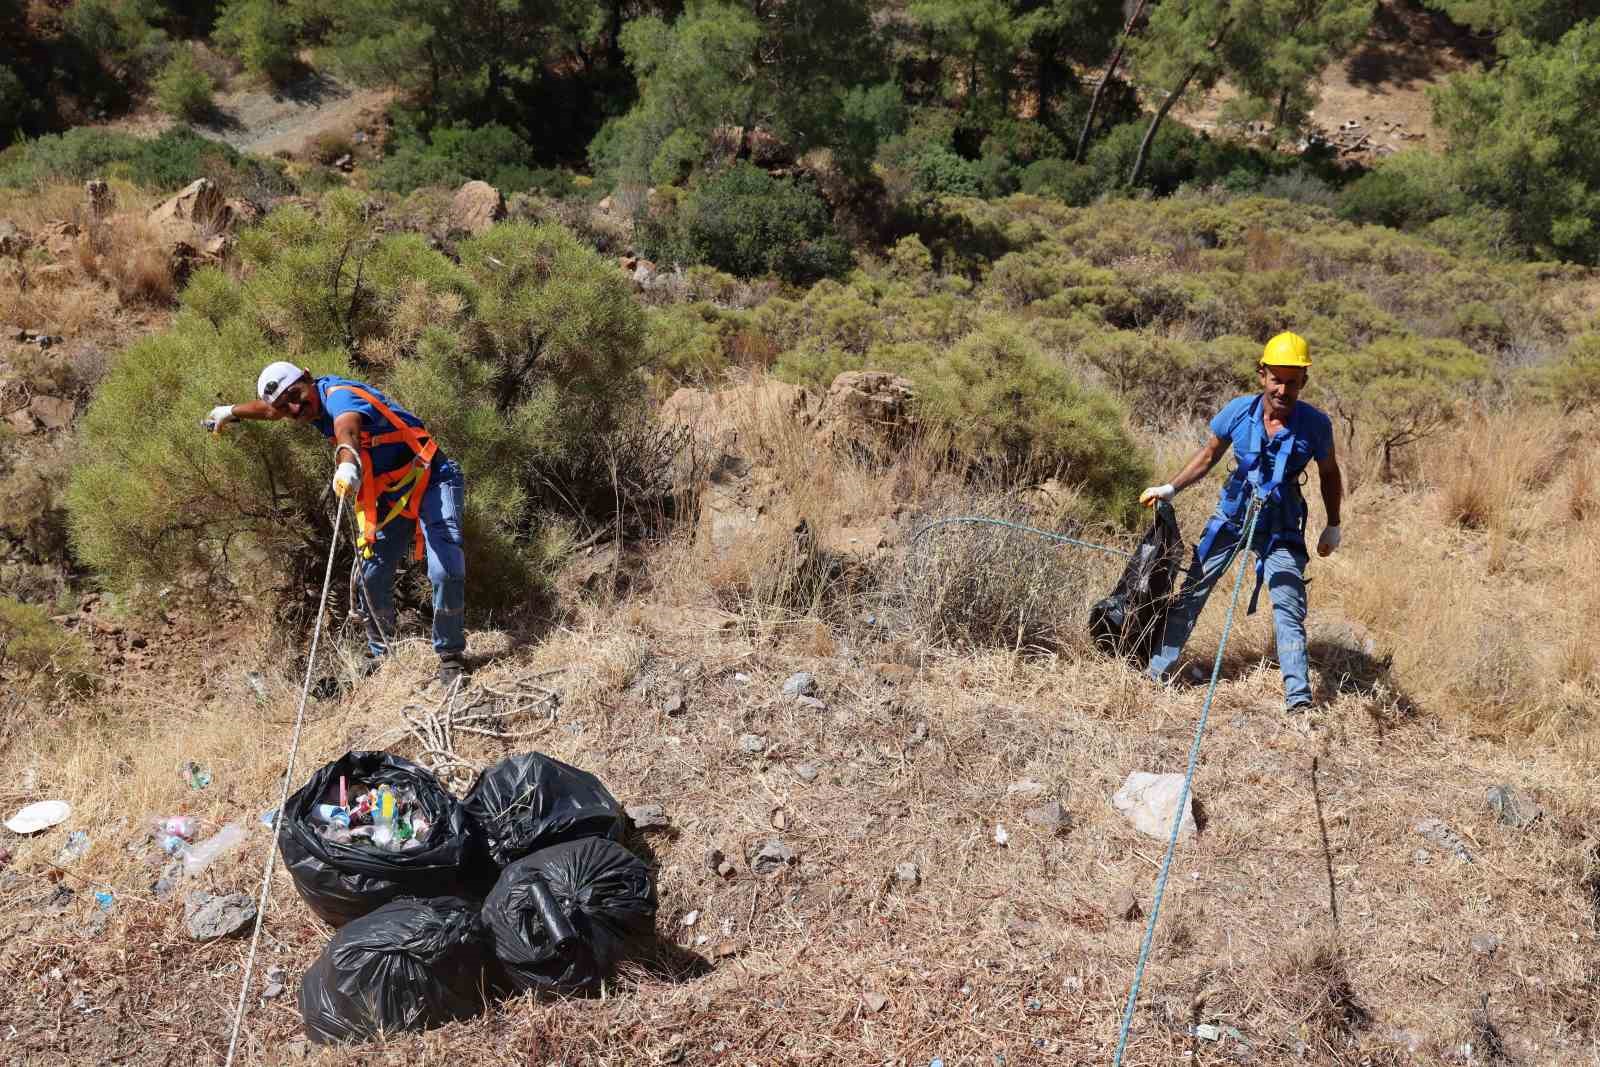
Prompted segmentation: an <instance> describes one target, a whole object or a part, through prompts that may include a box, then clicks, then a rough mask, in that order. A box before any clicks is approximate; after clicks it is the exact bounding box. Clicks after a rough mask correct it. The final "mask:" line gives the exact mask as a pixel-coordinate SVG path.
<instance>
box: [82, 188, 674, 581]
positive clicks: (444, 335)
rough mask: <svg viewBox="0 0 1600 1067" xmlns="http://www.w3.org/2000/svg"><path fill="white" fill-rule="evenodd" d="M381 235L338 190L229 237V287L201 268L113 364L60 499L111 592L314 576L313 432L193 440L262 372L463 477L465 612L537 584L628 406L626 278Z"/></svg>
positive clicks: (507, 250) (545, 249)
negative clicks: (361, 395) (315, 204)
mask: <svg viewBox="0 0 1600 1067" xmlns="http://www.w3.org/2000/svg"><path fill="white" fill-rule="evenodd" d="M376 226H377V223H376V221H375V220H374V219H372V218H370V217H369V214H368V212H367V211H366V210H365V205H364V201H363V200H362V198H361V197H359V196H356V195H354V194H351V193H347V192H336V193H331V194H329V195H328V196H327V197H326V198H325V199H324V201H323V203H322V205H321V207H320V210H318V211H317V212H311V211H306V210H304V209H300V208H295V207H289V208H282V209H280V210H278V211H274V212H272V213H271V214H270V215H268V216H267V217H266V218H265V219H264V220H263V222H262V223H261V224H260V225H259V226H257V227H255V228H253V229H251V230H247V231H245V232H244V233H243V234H241V235H240V240H239V249H238V251H239V255H240V257H241V260H242V261H243V263H244V265H245V268H246V269H245V274H244V279H243V280H242V281H240V282H232V281H230V279H229V278H227V277H226V276H225V275H223V274H222V273H221V272H220V271H217V270H216V269H214V268H207V269H205V270H202V271H200V272H198V273H197V274H196V276H195V278H194V279H193V281H192V282H191V283H190V285H189V287H188V288H187V289H186V290H185V292H184V294H183V306H182V308H181V310H180V312H179V314H178V316H177V319H176V320H175V321H174V323H173V324H172V326H171V327H169V328H168V329H166V330H164V331H162V332H160V333H157V334H153V335H151V336H149V337H146V338H144V339H143V340H141V341H139V342H137V343H135V344H134V345H133V346H132V347H130V348H129V349H128V350H127V351H126V352H124V353H123V354H122V356H121V357H120V359H119V360H118V361H117V363H116V366H115V368H114V369H113V370H112V372H111V374H110V375H109V376H108V377H107V379H106V381H105V383H104V384H103V386H102V387H101V389H100V390H99V391H98V392H97V394H96V396H95V398H94V401H93V403H92V404H91V405H90V408H89V411H88V413H87V415H86V416H85V418H84V419H83V420H82V426H83V431H82V432H83V441H84V446H83V448H81V449H80V450H79V451H78V453H77V463H76V466H75V467H74V469H73V471H72V477H71V480H70V483H69V485H68V490H67V508H68V513H69V517H70V524H71V532H72V537H73V542H74V545H75V547H76V549H77V552H78V556H79V558H80V559H82V560H83V561H84V562H86V563H87V564H89V565H90V566H92V567H93V568H95V569H96V570H97V571H99V572H100V574H101V576H102V578H103V580H104V581H105V582H106V583H107V584H108V585H110V586H111V587H113V588H116V589H120V590H130V591H137V590H138V589H140V588H141V587H142V588H145V589H148V588H151V587H153V586H155V585H157V584H162V585H172V586H175V587H179V588H182V587H184V586H185V585H186V584H189V583H193V582H195V581H197V580H198V581H203V582H209V583H226V584H233V585H236V586H241V587H244V588H256V589H261V590H276V591H277V592H278V593H280V594H283V595H286V596H291V597H292V596H297V595H298V594H299V585H298V583H299V582H300V581H301V580H303V579H308V578H310V579H311V580H313V581H314V578H312V576H313V575H315V574H317V573H320V572H319V571H318V570H317V568H318V567H319V566H320V559H321V557H322V554H323V553H324V552H326V549H327V544H328V539H329V536H330V534H331V530H330V526H329V523H330V518H331V515H330V509H328V508H327V507H326V493H325V487H326V481H327V477H328V472H329V463H330V460H329V452H328V448H327V445H326V443H325V442H324V441H323V440H322V438H321V437H320V435H317V434H315V433H312V432H308V431H307V430H305V429H304V428H300V427H293V426H277V425H270V424H258V423H257V424H247V425H244V426H241V427H236V428H230V431H229V432H228V433H227V434H226V435H224V436H222V437H220V438H212V437H210V436H208V435H205V434H201V433H198V432H197V431H196V430H195V419H196V418H197V417H198V415H197V414H196V413H197V412H198V413H202V414H203V413H204V411H206V410H208V409H209V408H210V406H211V405H213V404H215V403H216V402H217V400H218V399H219V398H227V397H240V396H241V395H245V396H247V395H249V392H250V385H251V383H252V382H254V380H255V375H256V373H257V372H258V371H259V369H260V367H261V365H262V364H263V363H264V362H266V361H269V360H272V359H292V360H294V361H296V362H298V363H300V364H302V365H304V366H307V367H309V368H311V370H312V371H313V372H314V373H334V374H345V373H356V374H358V376H360V377H363V378H366V379H368V380H372V381H374V382H375V383H376V384H378V385H380V386H381V387H382V388H384V389H385V390H387V391H390V392H391V393H392V395H393V396H394V397H395V398H396V399H397V400H398V401H400V402H401V403H403V404H405V405H406V406H407V407H409V408H410V409H411V410H412V411H414V412H415V413H416V414H417V415H418V416H420V417H421V418H422V419H423V420H425V421H426V422H427V424H428V426H429V428H430V430H432V431H433V432H434V433H435V435H436V436H437V438H438V440H439V441H440V443H441V446H442V447H443V448H444V450H445V451H446V453H447V454H449V455H450V456H451V457H452V458H454V459H456V460H457V461H458V462H460V463H461V465H462V467H463V469H464V470H465V471H466V472H467V477H468V481H469V484H470V485H471V491H470V497H469V499H470V501H471V504H470V507H469V509H468V514H469V526H470V532H469V534H468V538H469V540H468V544H467V551H468V592H469V598H470V600H469V602H470V603H472V605H473V607H474V608H475V609H485V608H495V607H506V606H508V605H512V604H515V603H519V602H524V601H526V600H527V598H528V596H529V595H530V589H532V588H536V587H537V585H538V583H539V581H540V580H541V575H543V574H544V573H545V568H546V567H547V565H548V563H549V562H550V561H549V558H548V555H547V554H548V552H549V551H550V549H551V545H552V540H551V538H550V537H548V536H547V531H548V529H549V521H548V518H547V512H548V510H549V509H552V508H555V509H559V510H561V511H563V512H567V513H568V514H570V508H571V507H572V506H573V503H574V502H576V503H577V504H579V505H584V506H587V505H588V504H589V503H590V502H591V501H593V502H597V503H595V506H596V507H603V506H604V505H603V502H602V501H601V497H602V496H603V494H601V493H600V492H599V491H597V490H593V491H591V492H590V493H589V495H588V496H587V497H579V496H575V494H580V493H581V491H582V490H583V489H585V488H586V487H583V486H575V485H573V484H572V482H571V479H570V478H568V477H567V472H569V471H571V470H572V469H574V468H575V467H579V466H581V465H582V464H583V463H584V460H585V453H584V450H585V448H586V446H589V445H590V444H591V443H592V442H593V441H594V439H595V436H596V435H599V434H603V433H605V432H607V429H608V427H610V426H613V425H616V424H618V423H619V422H621V421H623V420H625V419H627V418H630V417H631V415H630V413H631V412H634V411H637V410H638V408H639V406H640V404H641V403H642V396H643V384H642V379H641V378H640V376H639V374H638V373H637V368H638V366H639V363H640V361H641V359H642V352H643V321H642V317H641V315H640V312H639V309H638V308H637V307H636V306H635V304H634V303H633V300H632V295H631V292H630V291H629V287H628V285H627V282H626V280H625V278H624V277H623V276H622V274H621V273H620V272H618V271H617V270H616V269H615V267H614V266H613V265H612V264H611V263H609V262H607V261H606V260H604V259H602V258H601V257H600V256H598V255H596V254H595V253H594V252H592V251H590V250H589V249H586V248H584V247H582V246H580V245H579V244H578V243H577V242H576V240H575V239H573V238H572V236H571V235H570V234H568V233H566V232H565V231H563V230H560V229H558V228H555V227H550V226H540V227H531V226H526V225H518V224H510V225H502V226H497V227H495V228H494V229H493V230H491V231H490V232H489V233H487V234H485V235H483V236H482V237H479V238H473V239H470V240H467V241H464V242H462V244H461V246H460V248H459V253H460V257H461V262H460V264H459V265H457V264H456V263H453V262H452V261H451V260H449V259H447V258H446V257H445V256H443V255H442V254H440V253H439V252H436V251H433V250H431V249H430V248H429V247H428V245H427V243H426V240H425V239H424V238H422V237H420V236H418V235H415V234H392V235H383V234H381V233H379V232H378V230H377V229H376ZM563 479H566V480H565V481H563ZM553 484H556V485H560V486H561V491H560V493H559V494H556V493H553V492H552V490H551V486H552V485H553ZM588 488H590V489H591V490H592V488H593V487H588ZM607 488H608V489H609V486H608V487H607ZM613 504H614V502H613Z"/></svg>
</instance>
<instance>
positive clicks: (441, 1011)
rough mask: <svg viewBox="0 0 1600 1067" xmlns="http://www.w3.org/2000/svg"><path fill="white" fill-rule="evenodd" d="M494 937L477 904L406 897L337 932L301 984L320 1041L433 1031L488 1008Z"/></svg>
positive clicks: (311, 1030) (306, 1014)
mask: <svg viewBox="0 0 1600 1067" xmlns="http://www.w3.org/2000/svg"><path fill="white" fill-rule="evenodd" d="M490 958H491V957H490V953H489V946H488V941H487V935H486V933H485V930H484V928H483V922H482V920H481V918H480V917H479V915H478V908H477V905H476V904H473V903H472V902H470V901H467V900H463V899H461V898H459V897H437V898H434V899H432V900H423V899H419V898H416V897H401V898H399V899H397V900H392V901H390V902H389V903H387V904H385V905H383V906H382V907H380V908H378V909H377V910H376V911H374V912H372V913H371V914H369V915H364V916H362V917H360V918H358V919H355V920H353V921H351V922H350V923H349V924H348V925H346V926H345V927H344V928H343V929H341V930H339V931H338V932H337V933H335V934H334V935H333V939H332V940H330V941H329V942H328V944H327V947H326V948H324V949H323V950H322V955H321V956H318V957H317V960H316V962H315V963H313V964H312V965H311V967H310V968H309V969H308V970H307V971H306V974H305V977H304V978H303V979H302V980H301V982H300V1018H301V1020H302V1022H303V1023H304V1024H305V1029H306V1037H308V1038H310V1039H311V1040H312V1041H314V1042H316V1043H317V1044H334V1043H341V1042H355V1041H371V1040H374V1039H376V1038H377V1037H379V1036H380V1035H381V1034H392V1033H394V1032H396V1031H399V1030H425V1029H428V1028H429V1027H434V1026H442V1025H443V1024H445V1023H448V1022H454V1021H456V1020H458V1019H467V1018H471V1017H472V1016H474V1015H476V1014H477V1013H478V1012H479V1011H481V1010H482V1009H483V1006H484V1001H485V995H484V984H485V983H484V966H485V964H486V963H487V962H488V960H489V959H490Z"/></svg>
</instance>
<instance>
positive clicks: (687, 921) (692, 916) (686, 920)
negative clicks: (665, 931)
mask: <svg viewBox="0 0 1600 1067" xmlns="http://www.w3.org/2000/svg"><path fill="white" fill-rule="evenodd" d="M681 921H682V923H683V925H685V926H693V925H694V924H695V923H697V922H699V921H700V912H699V911H698V910H695V911H691V912H689V913H688V914H687V915H685V916H684V917H683V919H682V920H681Z"/></svg>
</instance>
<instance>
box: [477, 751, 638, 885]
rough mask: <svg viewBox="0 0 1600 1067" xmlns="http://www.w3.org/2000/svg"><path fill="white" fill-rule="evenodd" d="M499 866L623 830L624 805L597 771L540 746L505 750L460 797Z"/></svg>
mask: <svg viewBox="0 0 1600 1067" xmlns="http://www.w3.org/2000/svg"><path fill="white" fill-rule="evenodd" d="M461 806H462V807H463V808H464V809H465V811H466V813H467V816H468V817H469V818H470V819H472V820H473V821H474V822H476V823H477V825H478V828H479V829H480V830H481V831H482V832H483V836H484V838H485V839H486V841H487V843H488V846H489V858H490V859H491V860H493V861H494V863H495V865H496V867H497V868H503V867H505V866H506V865H508V864H510V863H514V862H516V861H517V860H520V859H521V858H522V857H524V856H526V855H528V854H530V853H533V852H537V851H539V850H540V849H542V848H549V847H550V846H551V845H559V844H561V843H562V842H563V841H574V840H577V839H578V838H582V837H607V838H611V839H612V840H616V839H617V838H619V837H621V836H622V831H623V829H624V826H623V820H622V816H623V811H622V805H621V804H619V803H617V798H616V797H614V796H612V795H611V791H610V790H608V789H607V788H606V787H605V784H604V783H603V782H601V781H600V779H599V778H598V777H596V776H595V775H594V774H592V773H590V772H589V771H585V770H581V769H579V768H577V767H574V766H572V765H570V764H567V763H563V762H561V761H560V760H558V759H555V758H553V757H550V756H546V755H545V754H544V753H542V752H523V753H519V754H517V755H514V756H508V757H506V758H505V759H503V760H501V761H500V762H499V763H497V764H495V765H494V766H493V767H490V768H489V769H488V770H486V771H484V772H483V773H482V774H480V775H478V779H477V781H476V782H474V783H473V785H472V789H471V790H470V791H469V792H468V793H467V796H466V799H465V800H463V801H462V802H461Z"/></svg>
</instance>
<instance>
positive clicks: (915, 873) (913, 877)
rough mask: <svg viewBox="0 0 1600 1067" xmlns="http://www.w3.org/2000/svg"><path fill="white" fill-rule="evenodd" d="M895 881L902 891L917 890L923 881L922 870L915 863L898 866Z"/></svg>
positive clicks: (895, 870)
mask: <svg viewBox="0 0 1600 1067" xmlns="http://www.w3.org/2000/svg"><path fill="white" fill-rule="evenodd" d="M894 880H895V882H897V883H898V884H899V886H900V888H901V889H915V888H916V887H917V885H918V884H919V883H921V881H922V870H921V869H920V868H919V867H918V866H917V865H916V864H915V863H901V864H897V865H896V866H895V869H894Z"/></svg>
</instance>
